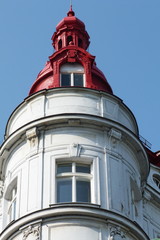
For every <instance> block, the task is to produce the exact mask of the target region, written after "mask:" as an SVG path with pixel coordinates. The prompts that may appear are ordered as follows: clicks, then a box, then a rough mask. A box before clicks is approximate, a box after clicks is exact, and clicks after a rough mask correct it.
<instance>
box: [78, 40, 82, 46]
mask: <svg viewBox="0 0 160 240" xmlns="http://www.w3.org/2000/svg"><path fill="white" fill-rule="evenodd" d="M82 43H83V42H82V39H81V38H78V47H82Z"/></svg>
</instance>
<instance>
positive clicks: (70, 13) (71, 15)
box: [67, 0, 75, 17]
mask: <svg viewBox="0 0 160 240" xmlns="http://www.w3.org/2000/svg"><path fill="white" fill-rule="evenodd" d="M74 15H75V13H74V11H73V10H72V0H70V10H69V12H68V13H67V16H68V17H73V16H74Z"/></svg>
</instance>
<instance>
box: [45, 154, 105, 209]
mask: <svg viewBox="0 0 160 240" xmlns="http://www.w3.org/2000/svg"><path fill="white" fill-rule="evenodd" d="M58 155H59V154H58ZM60 155H61V154H60ZM50 158H51V161H50V178H49V179H50V186H49V189H50V190H49V192H50V195H49V206H51V205H53V204H57V181H56V180H57V179H56V173H57V163H62V162H63V163H67V162H72V161H75V162H77V163H79V164H90V165H91V174H92V179H91V185H90V186H91V189H90V192H91V199H90V200H91V201H90V203H88V204H96V205H101V196H100V166H99V162H100V159H99V157H98V156H94V157H93V156H91V157H89V156H88V155H87V156H83V157H68V155H66V156H64V155H63V157H61V156H57V157H55V156H53V155H52V156H50Z"/></svg>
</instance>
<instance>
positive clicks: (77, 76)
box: [74, 73, 83, 87]
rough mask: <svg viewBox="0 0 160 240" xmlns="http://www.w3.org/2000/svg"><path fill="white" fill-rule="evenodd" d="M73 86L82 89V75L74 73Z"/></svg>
mask: <svg viewBox="0 0 160 240" xmlns="http://www.w3.org/2000/svg"><path fill="white" fill-rule="evenodd" d="M74 86H77V87H83V74H82V73H74Z"/></svg>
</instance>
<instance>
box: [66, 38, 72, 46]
mask: <svg viewBox="0 0 160 240" xmlns="http://www.w3.org/2000/svg"><path fill="white" fill-rule="evenodd" d="M71 42H73V37H72V36H68V37H67V46H68V45H69V44H70V43H71Z"/></svg>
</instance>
